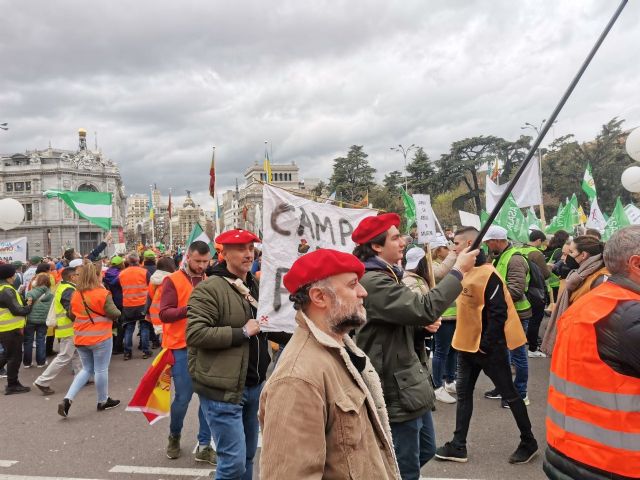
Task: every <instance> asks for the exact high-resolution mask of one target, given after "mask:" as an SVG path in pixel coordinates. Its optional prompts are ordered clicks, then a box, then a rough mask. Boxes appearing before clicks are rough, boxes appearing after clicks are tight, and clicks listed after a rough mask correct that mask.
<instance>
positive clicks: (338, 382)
mask: <svg viewBox="0 0 640 480" xmlns="http://www.w3.org/2000/svg"><path fill="white" fill-rule="evenodd" d="M296 321H297V322H298V328H297V329H296V331H295V333H294V334H293V337H292V338H291V340H290V341H289V343H288V344H287V347H286V348H285V349H284V352H283V353H282V356H281V357H280V360H279V362H278V365H277V367H276V369H275V371H274V372H273V375H272V376H271V377H270V378H269V380H267V383H266V385H265V387H264V389H263V391H262V395H261V396H260V411H259V419H260V426H261V429H262V435H263V437H262V451H261V454H260V478H261V479H263V480H265V479H266V480H269V479H277V480H280V479H284V478H292V479H293V478H295V479H296V480H306V479H335V480H338V479H340V480H341V479H348V478H351V479H376V480H378V479H400V473H399V471H398V467H397V463H396V459H395V454H394V450H393V443H392V440H391V430H390V428H389V421H388V416H387V410H386V407H385V403H384V398H383V395H382V387H381V385H380V379H379V378H378V375H377V373H376V371H375V369H374V368H373V367H372V365H371V362H369V359H368V358H367V357H366V356H365V354H364V353H363V352H362V351H361V350H360V349H359V348H358V347H357V346H356V345H355V343H354V342H353V341H352V340H351V339H350V338H349V337H348V336H345V337H344V343H345V346H347V347H348V348H349V350H351V352H352V353H354V354H355V355H356V356H358V357H361V359H362V361H363V362H364V370H363V371H362V373H360V372H358V369H357V368H356V367H355V365H354V364H353V362H352V361H351V359H350V357H349V354H348V353H347V351H346V350H345V348H343V347H341V346H340V345H339V344H338V342H336V341H335V340H334V339H333V338H331V337H330V336H329V335H327V334H325V333H324V332H322V331H321V330H320V329H318V327H316V326H315V324H314V323H313V322H312V321H311V320H309V318H308V317H307V316H306V315H304V313H302V312H298V314H297V316H296Z"/></svg>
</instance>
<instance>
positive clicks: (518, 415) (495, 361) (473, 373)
mask: <svg viewBox="0 0 640 480" xmlns="http://www.w3.org/2000/svg"><path fill="white" fill-rule="evenodd" d="M481 371H482V372H484V373H485V374H486V375H487V376H488V377H489V378H490V379H491V380H492V381H493V384H494V385H495V386H496V388H497V389H498V392H500V395H502V398H503V399H504V400H506V401H507V402H508V403H509V407H510V408H511V413H512V414H513V418H514V419H515V421H516V424H517V425H518V429H519V430H520V438H521V439H522V440H523V441H530V440H532V439H533V438H534V437H533V433H532V432H531V421H530V420H529V414H528V413H527V407H526V406H525V404H524V400H522V397H521V396H520V394H519V393H518V391H517V390H516V387H515V385H514V384H513V380H512V378H511V367H510V365H509V351H508V350H507V347H506V346H499V347H498V346H496V347H495V348H494V351H492V352H491V353H489V354H484V353H479V352H478V353H468V352H458V372H457V375H456V392H457V396H458V402H457V404H456V430H455V432H453V441H452V442H451V443H452V444H453V445H454V446H456V447H466V446H467V434H468V433H469V423H470V422H471V415H472V414H473V390H474V388H475V386H476V382H477V381H478V376H479V375H480V372H481Z"/></svg>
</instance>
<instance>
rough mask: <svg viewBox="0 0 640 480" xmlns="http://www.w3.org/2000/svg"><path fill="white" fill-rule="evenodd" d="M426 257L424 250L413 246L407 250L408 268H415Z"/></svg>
mask: <svg viewBox="0 0 640 480" xmlns="http://www.w3.org/2000/svg"><path fill="white" fill-rule="evenodd" d="M423 258H424V250H422V249H421V248H419V247H413V248H410V249H409V250H407V265H406V266H405V268H406V269H407V270H413V269H414V268H416V267H417V266H418V262H419V261H420V260H421V259H423Z"/></svg>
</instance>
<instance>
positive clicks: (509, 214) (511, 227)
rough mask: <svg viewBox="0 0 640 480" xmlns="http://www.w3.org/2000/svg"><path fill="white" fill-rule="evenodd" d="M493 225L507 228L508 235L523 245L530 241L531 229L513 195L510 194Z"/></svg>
mask: <svg viewBox="0 0 640 480" xmlns="http://www.w3.org/2000/svg"><path fill="white" fill-rule="evenodd" d="M493 224H494V225H499V226H501V227H502V228H506V229H507V234H508V235H509V238H510V239H512V240H517V241H519V242H522V243H527V242H528V241H529V227H528V225H527V222H526V219H525V217H524V215H523V214H522V210H520V207H518V204H517V203H516V200H515V198H513V194H510V195H509V197H508V198H507V201H506V202H504V205H503V206H502V208H501V209H500V211H499V212H498V215H497V216H496V219H495V220H494V221H493Z"/></svg>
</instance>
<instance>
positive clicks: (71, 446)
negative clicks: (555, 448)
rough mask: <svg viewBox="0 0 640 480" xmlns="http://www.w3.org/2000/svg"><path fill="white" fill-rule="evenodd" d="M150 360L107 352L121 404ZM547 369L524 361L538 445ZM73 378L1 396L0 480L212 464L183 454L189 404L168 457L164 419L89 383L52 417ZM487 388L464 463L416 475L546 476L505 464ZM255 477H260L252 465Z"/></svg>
mask: <svg viewBox="0 0 640 480" xmlns="http://www.w3.org/2000/svg"><path fill="white" fill-rule="evenodd" d="M150 361H151V360H142V359H141V358H140V354H139V353H138V355H137V358H135V356H134V359H133V360H132V361H129V362H124V361H123V360H122V356H116V357H114V358H113V360H112V363H111V370H110V381H109V383H110V395H111V396H112V397H114V398H118V399H120V400H122V401H123V403H126V402H127V401H128V400H129V399H130V398H131V395H132V393H133V390H134V389H135V387H136V385H137V382H138V381H139V379H140V377H141V376H142V374H143V373H144V371H145V369H146V368H147V366H148V365H149V363H150ZM548 368H549V361H548V360H547V359H531V361H530V370H531V372H530V383H529V385H530V393H529V397H530V398H531V406H530V407H529V412H530V416H531V419H532V422H533V424H534V433H535V435H536V437H537V438H538V441H539V442H540V443H541V446H542V444H543V443H544V412H545V399H546V389H547V377H548ZM40 371H41V370H40V369H36V368H31V369H28V370H21V380H22V382H23V383H24V384H26V385H30V384H31V382H33V380H34V379H35V378H36V377H37V375H38V374H39V373H40ZM72 378H73V377H72V375H71V374H70V373H63V374H61V375H60V376H59V377H58V378H57V379H56V380H55V381H54V383H53V384H52V388H53V389H54V390H56V394H55V395H53V396H51V397H43V396H42V395H40V394H39V392H38V393H36V392H31V393H28V394H23V395H13V396H0V412H1V413H0V419H1V422H0V425H1V427H0V480H23V479H26V478H36V479H37V478H38V477H49V478H51V477H54V478H60V479H66V478H78V479H124V480H128V479H133V480H145V479H149V480H151V479H176V478H191V479H194V478H206V476H207V473H208V472H210V471H211V470H212V469H211V468H206V466H205V465H203V464H201V463H196V462H195V461H193V457H192V455H191V454H190V453H189V451H190V449H191V448H192V447H193V446H194V444H195V435H196V424H197V418H196V414H195V408H190V410H189V413H188V416H187V419H186V422H185V430H184V432H183V439H185V440H184V442H183V456H182V457H181V458H179V459H177V460H169V459H167V458H166V456H165V454H164V450H165V447H166V438H167V434H168V421H167V420H161V421H160V422H159V423H157V424H156V425H153V426H149V425H148V424H147V422H146V420H145V419H144V417H143V416H142V415H141V414H140V413H133V412H126V411H125V410H124V407H123V406H121V407H118V408H116V409H114V410H110V411H107V412H96V406H95V389H94V387H93V386H87V387H85V388H84V389H83V391H82V392H81V393H80V394H79V395H78V397H77V398H76V401H75V402H74V404H73V406H72V408H71V411H70V416H69V418H68V419H62V418H61V417H59V416H58V415H57V413H56V408H57V404H58V402H59V401H60V400H61V399H62V397H63V395H64V393H65V392H66V389H67V388H68V386H69V384H70V383H71V380H72ZM3 385H4V383H3ZM490 387H491V385H490V383H489V380H488V379H487V378H486V377H484V376H483V375H481V377H480V380H479V382H478V389H477V392H476V402H475V412H474V416H473V420H472V423H471V430H470V435H469V445H468V451H469V462H468V463H467V464H453V463H450V462H437V461H435V460H432V461H431V462H429V463H428V464H427V465H426V466H425V467H424V468H423V470H422V474H423V477H425V478H447V479H486V480H489V479H491V480H496V479H515V478H517V479H526V480H528V479H541V478H545V477H544V475H543V473H542V461H541V458H540V456H539V457H538V458H537V459H535V461H533V462H532V463H530V464H528V465H520V466H512V465H510V464H509V463H508V462H507V458H508V456H509V454H510V453H511V452H512V451H513V450H514V449H515V447H516V445H517V443H518V432H517V429H516V426H515V422H514V421H513V417H512V416H511V414H510V412H509V411H508V410H505V409H502V408H500V404H499V402H498V401H496V400H487V399H485V398H482V392H483V391H484V390H486V389H489V388H490ZM194 405H195V403H194ZM454 416H455V405H444V404H441V403H438V405H437V411H436V412H435V413H434V417H435V423H436V432H437V438H438V444H442V443H443V442H445V441H447V440H449V439H450V437H451V434H452V432H453V428H454V420H455V419H454ZM14 462H15V463H14ZM136 469H137V470H136ZM154 469H155V470H154ZM132 472H134V473H132ZM254 478H256V479H257V478H259V472H258V468H257V467H256V475H254ZM285 480H286V479H285Z"/></svg>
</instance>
